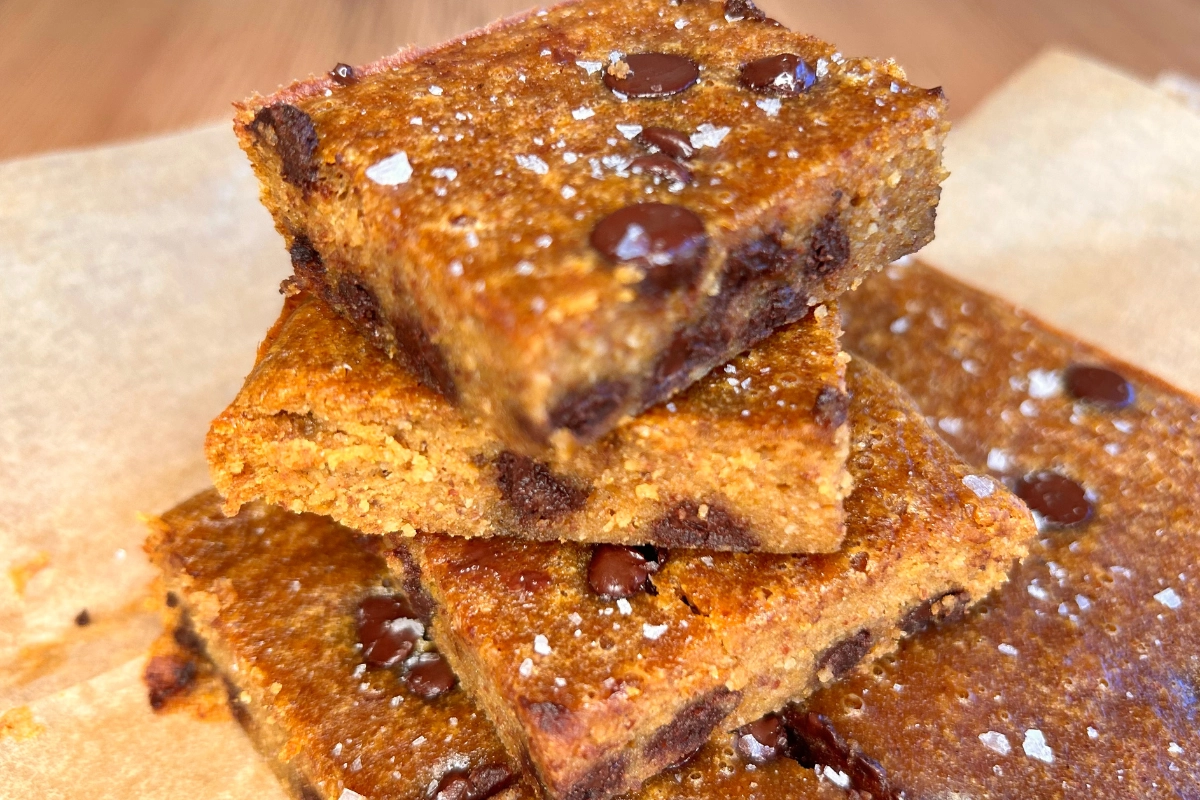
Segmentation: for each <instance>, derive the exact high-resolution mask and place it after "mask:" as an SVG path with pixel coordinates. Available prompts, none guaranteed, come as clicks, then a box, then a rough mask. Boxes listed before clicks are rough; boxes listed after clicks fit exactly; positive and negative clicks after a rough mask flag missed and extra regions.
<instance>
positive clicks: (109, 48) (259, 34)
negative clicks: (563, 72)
mask: <svg viewBox="0 0 1200 800" xmlns="http://www.w3.org/2000/svg"><path fill="white" fill-rule="evenodd" d="M528 4H529V3H528V0H439V1H437V2H435V1H434V0H281V1H280V2H272V1H270V0H0V75H4V76H5V78H4V79H3V80H0V108H2V109H4V113H3V114H2V115H0V159H2V158H10V157H13V156H19V155H27V154H32V153H37V152H44V151H48V150H56V149H60V148H68V147H81V146H87V145H92V144H97V143H101V142H109V141H115V140H122V139H129V138H135V137H141V136H147V135H151V134H155V133H162V132H166V131H171V130H177V129H181V128H187V127H191V126H194V125H197V124H201V123H206V122H213V121H219V120H221V119H224V118H227V117H228V116H229V115H230V108H229V104H230V102H231V101H233V100H235V99H238V98H241V97H244V96H246V95H248V94H250V93H251V92H253V91H260V92H267V91H270V90H273V89H274V88H275V87H276V86H278V85H280V84H282V83H286V82H287V81H289V80H291V79H292V78H296V77H301V76H305V75H308V74H310V73H313V72H323V71H325V70H327V69H329V68H330V67H332V66H333V65H334V64H335V63H336V62H338V61H346V62H348V63H362V62H365V61H370V60H372V59H374V58H376V57H378V56H380V55H383V54H385V53H389V52H392V51H393V50H396V49H397V48H398V47H400V46H401V45H405V44H432V43H434V42H437V41H439V40H441V39H444V38H447V37H449V36H452V35H454V34H455V33H460V32H463V31H466V30H469V29H471V28H473V27H477V26H479V25H482V24H484V23H486V22H488V21H490V20H492V19H494V18H496V17H499V16H501V15H504V14H508V13H512V12H514V11H517V10H519V9H521V8H524V7H526V6H527V5H528ZM762 6H763V7H764V8H765V9H766V10H767V11H768V12H770V13H772V14H773V15H775V16H777V17H778V18H779V19H781V20H782V21H783V22H785V23H787V24H788V25H790V26H792V27H793V28H796V29H797V30H804V31H806V32H811V33H814V34H817V35H819V36H822V37H824V38H826V39H829V40H831V41H833V42H836V43H837V44H838V45H839V47H841V49H842V50H843V52H845V53H847V54H865V55H872V56H881V57H883V56H891V57H895V58H896V60H897V61H899V62H900V63H901V64H903V65H904V66H905V67H906V68H907V70H908V72H909V76H910V77H911V78H912V79H913V80H914V81H915V82H917V83H919V84H923V85H927V86H933V85H939V84H940V85H942V86H944V87H945V88H946V91H947V93H948V94H949V96H950V99H951V103H952V109H953V113H954V114H955V115H956V116H961V115H962V114H964V113H965V112H966V111H968V110H970V108H971V107H972V106H973V105H975V104H976V103H977V102H978V101H979V100H980V99H981V98H982V97H983V96H984V95H985V94H987V93H988V92H989V91H991V90H992V89H993V88H995V87H996V86H997V85H998V84H999V83H1000V82H1002V81H1003V80H1004V78H1005V77H1006V76H1008V75H1009V74H1010V73H1012V72H1013V71H1014V70H1015V69H1017V68H1018V67H1020V65H1021V64H1023V63H1024V62H1025V61H1026V60H1028V59H1029V58H1031V57H1032V56H1033V55H1035V54H1036V53H1037V52H1038V51H1039V50H1041V49H1043V48H1046V47H1050V46H1059V47H1066V48H1069V49H1074V50H1077V51H1079V52H1083V53H1089V54H1093V55H1095V56H1098V57H1100V58H1102V59H1105V60H1108V61H1111V62H1113V63H1116V64H1119V65H1122V66H1124V67H1126V68H1128V69H1129V70H1131V71H1133V72H1134V73H1137V74H1140V75H1144V76H1147V77H1150V76H1153V75H1155V74H1157V73H1158V72H1160V71H1162V70H1165V69H1173V70H1179V71H1183V72H1187V73H1191V74H1193V75H1200V46H1197V44H1196V43H1197V42H1200V2H1197V1H1196V0H763V2H762Z"/></svg>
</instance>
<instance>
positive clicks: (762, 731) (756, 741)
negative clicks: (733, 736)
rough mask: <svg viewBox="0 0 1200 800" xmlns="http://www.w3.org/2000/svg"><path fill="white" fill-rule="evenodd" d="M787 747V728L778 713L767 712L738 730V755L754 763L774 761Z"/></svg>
mask: <svg viewBox="0 0 1200 800" xmlns="http://www.w3.org/2000/svg"><path fill="white" fill-rule="evenodd" d="M787 749H788V737H787V729H786V728H785V727H784V725H783V719H782V718H780V716H779V715H778V714H767V715H766V716H765V717H762V718H761V719H757V720H755V721H754V722H751V723H750V724H749V725H743V726H742V727H741V728H738V730H737V752H738V755H740V756H741V757H742V758H744V759H746V760H747V761H750V762H752V763H755V764H766V763H767V762H769V761H774V760H775V759H776V758H778V757H779V756H780V755H782V754H783V753H786V752H787Z"/></svg>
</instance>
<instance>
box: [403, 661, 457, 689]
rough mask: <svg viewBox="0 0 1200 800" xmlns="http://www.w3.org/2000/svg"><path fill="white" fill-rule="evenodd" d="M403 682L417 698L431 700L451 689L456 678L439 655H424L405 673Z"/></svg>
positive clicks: (447, 663)
mask: <svg viewBox="0 0 1200 800" xmlns="http://www.w3.org/2000/svg"><path fill="white" fill-rule="evenodd" d="M404 682H405V683H407V684H408V688H409V689H411V690H412V692H413V694H415V695H417V697H421V698H423V699H425V700H433V699H434V698H436V697H441V696H442V695H444V694H445V693H446V692H448V691H450V690H451V689H453V688H454V685H455V684H456V683H458V678H457V677H455V675H454V670H452V669H450V663H449V662H448V661H446V659H445V658H443V657H442V656H441V654H440V653H426V654H424V655H422V656H421V657H420V659H418V660H417V663H416V664H414V665H413V666H412V667H411V668H410V669H409V670H408V672H407V673H405V675H404Z"/></svg>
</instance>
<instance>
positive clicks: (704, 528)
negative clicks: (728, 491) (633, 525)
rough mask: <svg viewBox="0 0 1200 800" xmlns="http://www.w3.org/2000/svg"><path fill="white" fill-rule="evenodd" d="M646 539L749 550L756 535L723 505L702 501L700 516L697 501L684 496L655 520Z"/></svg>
mask: <svg viewBox="0 0 1200 800" xmlns="http://www.w3.org/2000/svg"><path fill="white" fill-rule="evenodd" d="M649 538H650V541H652V542H654V543H655V544H661V545H664V546H666V547H690V548H701V549H704V550H738V551H749V550H754V549H755V548H756V547H758V537H756V536H755V535H754V534H752V533H751V532H750V530H749V528H747V527H746V525H745V524H743V523H742V522H741V521H740V520H738V519H736V518H735V517H734V516H733V515H732V514H730V513H729V512H728V511H726V510H725V509H723V508H721V507H720V506H717V505H713V504H706V507H705V514H704V516H703V517H702V516H700V504H699V503H697V502H696V501H694V500H685V501H683V502H681V503H678V504H677V505H676V506H675V507H674V508H672V509H671V510H670V511H668V512H667V513H666V514H664V515H663V516H661V517H659V518H658V519H657V520H655V522H654V524H653V525H651V527H650V536H649Z"/></svg>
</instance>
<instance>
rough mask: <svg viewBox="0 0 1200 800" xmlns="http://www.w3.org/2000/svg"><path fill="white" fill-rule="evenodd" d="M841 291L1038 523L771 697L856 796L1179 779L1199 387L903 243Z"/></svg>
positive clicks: (858, 344)
mask: <svg viewBox="0 0 1200 800" xmlns="http://www.w3.org/2000/svg"><path fill="white" fill-rule="evenodd" d="M844 307H845V308H846V310H847V320H846V331H847V333H846V336H847V338H848V339H850V340H851V342H852V346H853V347H854V350H855V352H856V353H865V354H869V356H870V357H871V358H874V359H877V361H876V363H878V364H879V366H880V368H881V369H884V370H885V371H887V373H888V374H889V375H890V376H892V377H893V378H894V379H895V380H896V381H897V382H899V383H900V384H901V385H902V386H904V387H905V388H906V389H907V390H908V391H910V392H912V394H913V396H914V397H915V398H916V399H917V401H918V402H919V403H920V405H921V409H922V410H923V411H925V412H926V413H927V414H930V415H931V416H932V417H934V418H935V419H937V420H939V427H940V428H941V429H942V430H943V431H944V432H945V433H946V435H947V437H949V438H950V440H951V441H952V442H953V444H954V446H955V449H956V450H957V451H958V452H960V453H962V454H963V456H964V457H965V458H967V460H968V461H969V462H971V463H973V464H978V465H979V468H980V469H981V471H982V470H983V468H984V465H986V469H987V471H988V472H989V473H990V474H991V476H992V477H993V478H994V479H996V480H1001V481H1004V482H1005V483H1007V484H1008V485H1010V486H1013V487H1014V488H1015V490H1016V492H1017V493H1018V494H1019V495H1020V496H1021V497H1022V498H1023V499H1024V500H1025V501H1026V502H1027V503H1028V504H1029V506H1030V507H1031V508H1032V509H1033V511H1034V514H1035V515H1036V517H1037V520H1038V524H1039V527H1040V528H1041V536H1040V537H1039V539H1038V541H1037V542H1036V543H1034V544H1033V545H1032V546H1031V549H1030V554H1029V557H1028V558H1026V559H1025V561H1024V563H1023V564H1022V565H1021V566H1020V567H1019V568H1018V569H1017V570H1016V571H1015V572H1014V573H1013V575H1012V576H1011V580H1010V581H1009V583H1008V584H1006V585H1005V586H1004V587H1003V588H1002V589H1001V590H1000V591H998V592H997V593H996V594H995V595H993V596H992V597H990V598H989V599H988V600H987V602H986V603H984V604H983V605H982V607H980V608H978V609H977V610H976V611H973V612H972V613H970V614H969V615H968V617H967V619H965V620H964V621H963V622H961V623H960V624H957V625H953V626H946V627H945V628H943V629H942V630H940V631H936V632H932V633H931V634H930V635H929V636H923V637H919V638H916V639H914V640H912V641H911V643H909V644H906V645H904V646H903V647H902V648H901V649H900V651H899V652H898V653H897V654H896V657H895V659H887V660H885V661H884V662H882V663H881V664H880V665H879V668H878V669H874V670H872V671H870V672H869V673H867V672H863V673H859V674H856V675H854V676H852V677H850V678H848V680H847V681H845V682H843V683H842V684H840V685H839V686H837V687H832V688H831V689H829V690H828V691H823V692H820V693H818V694H817V695H815V696H814V697H813V698H812V699H811V701H810V703H809V704H808V705H807V707H805V708H802V709H797V710H796V711H795V712H793V717H794V721H795V722H796V723H797V724H798V726H799V729H800V730H801V732H802V734H803V738H804V739H805V740H806V741H808V742H809V743H810V745H809V746H808V747H807V750H808V751H809V753H810V756H811V757H812V758H815V759H816V760H819V761H820V762H821V763H823V764H827V765H830V766H833V767H835V768H838V769H841V770H844V771H846V772H847V773H848V774H849V773H853V774H854V784H853V788H855V789H857V790H859V791H861V792H870V794H871V796H872V797H874V798H896V797H906V798H935V797H937V798H943V797H972V798H1002V797H1021V798H1034V797H1036V798H1082V797H1086V798H1089V799H1091V800H1123V799H1124V798H1134V797H1136V798H1181V799H1182V798H1192V797H1197V796H1200V724H1197V723H1198V721H1200V614H1197V608H1198V607H1200V568H1198V567H1197V565H1198V564H1200V503H1198V502H1197V497H1200V401H1197V399H1196V398H1194V397H1189V396H1188V395H1187V394H1185V393H1184V392H1181V391H1179V390H1178V389H1174V388H1172V387H1171V386H1168V385H1167V384H1165V383H1164V382H1163V381H1161V380H1159V379H1157V378H1154V377H1152V376H1150V375H1147V374H1145V373H1144V372H1142V371H1141V370H1139V369H1137V368H1135V367H1132V366H1130V365H1128V364H1122V363H1120V362H1118V361H1116V360H1115V359H1114V358H1113V357H1112V356H1110V355H1109V354H1107V353H1104V352H1103V351H1101V350H1099V349H1097V348H1095V347H1091V346H1088V345H1086V344H1082V343H1080V342H1078V341H1075V340H1073V339H1071V338H1070V337H1068V336H1064V335H1062V334H1061V333H1059V332H1058V331H1056V330H1054V329H1053V328H1051V327H1049V326H1047V325H1045V324H1043V323H1041V322H1040V321H1038V320H1036V319H1032V318H1031V317H1030V316H1029V315H1028V314H1025V313H1023V312H1021V311H1019V310H1017V309H1014V308H1013V307H1012V306H1011V305H1009V304H1008V303H1006V302H1004V301H1002V300H999V299H997V298H994V297H989V296H988V295H986V294H983V293H982V292H979V291H976V290H974V289H971V288H969V287H967V286H964V285H963V284H961V283H959V282H958V281H956V280H954V279H953V278H950V277H948V276H946V275H943V274H941V273H939V272H937V271H936V270H933V269H930V268H928V267H924V266H922V265H920V264H914V265H912V266H910V267H894V268H889V270H888V275H887V276H886V277H885V276H882V275H881V276H880V277H878V278H876V279H873V280H871V281H869V282H867V283H866V284H865V285H864V286H863V288H862V289H861V290H860V291H858V292H855V294H854V297H853V300H852V301H850V302H847V303H846V304H845V306H844ZM901 319H902V320H904V323H903V324H902V325H894V324H893V323H894V322H895V321H896V320H901ZM931 375H937V376H938V379H937V380H930V376H931Z"/></svg>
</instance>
